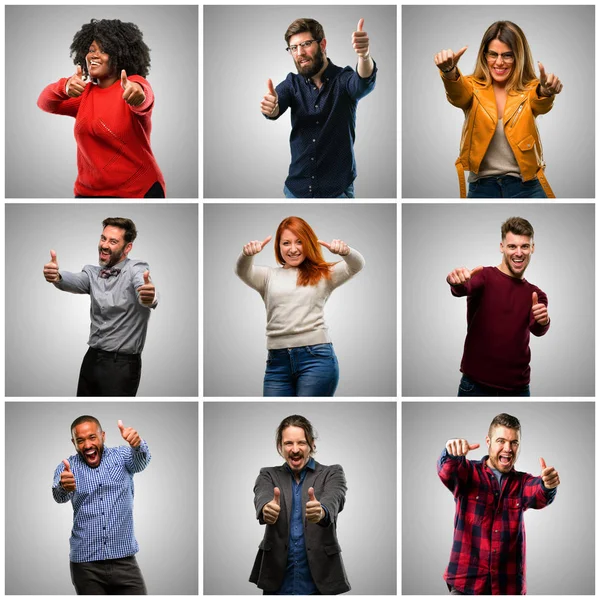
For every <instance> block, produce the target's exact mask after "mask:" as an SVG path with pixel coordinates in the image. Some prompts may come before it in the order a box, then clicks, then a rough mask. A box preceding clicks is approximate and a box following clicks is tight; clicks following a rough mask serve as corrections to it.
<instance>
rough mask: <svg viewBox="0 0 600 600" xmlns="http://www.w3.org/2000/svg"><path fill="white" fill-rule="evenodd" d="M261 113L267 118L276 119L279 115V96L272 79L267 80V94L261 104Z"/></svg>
mask: <svg viewBox="0 0 600 600" xmlns="http://www.w3.org/2000/svg"><path fill="white" fill-rule="evenodd" d="M260 112H261V113H262V114H263V115H266V116H267V117H276V116H277V115H278V114H279V96H278V95H277V92H276V91H275V88H274V87H273V82H272V81H271V80H270V79H267V93H266V94H265V95H264V96H263V99H262V101H261V103H260Z"/></svg>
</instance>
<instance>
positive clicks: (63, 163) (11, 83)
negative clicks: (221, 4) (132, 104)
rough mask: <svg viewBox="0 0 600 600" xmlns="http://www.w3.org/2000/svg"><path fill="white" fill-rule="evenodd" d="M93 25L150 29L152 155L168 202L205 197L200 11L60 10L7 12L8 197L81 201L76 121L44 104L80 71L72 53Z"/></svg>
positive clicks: (21, 8)
mask: <svg viewBox="0 0 600 600" xmlns="http://www.w3.org/2000/svg"><path fill="white" fill-rule="evenodd" d="M92 18H95V19H120V20H121V21H131V22H133V23H135V24H136V25H137V26H138V27H139V28H140V29H141V30H142V33H143V34H144V41H145V42H146V44H148V46H149V47H150V50H151V53H150V58H151V61H152V62H151V68H150V74H149V76H148V81H149V82H150V85H151V86H152V89H153V91H154V95H155V106H154V110H153V113H152V151H153V152H154V156H155V157H156V160H157V162H158V166H159V167H160V169H161V171H162V173H163V175H164V177H165V181H166V185H167V196H168V197H170V198H197V197H198V64H197V62H198V58H197V57H198V7H197V6H85V7H84V6H56V5H53V6H7V7H6V89H7V94H6V162H5V164H6V197H7V198H68V197H72V196H73V184H74V182H75V179H76V177H77V163H76V152H77V147H76V144H75V140H74V137H73V127H74V124H75V119H73V118H72V117H65V116H60V115H52V114H49V113H45V112H43V111H41V110H40V109H39V108H38V107H37V99H38V96H39V95H40V93H41V91H42V90H43V89H44V88H45V87H46V86H47V85H48V84H50V83H52V82H55V81H58V80H59V79H60V78H61V77H70V76H71V75H72V74H73V73H74V72H75V67H74V66H73V62H72V60H71V59H70V57H69V47H70V45H71V42H72V40H73V36H74V35H75V33H76V32H77V31H79V29H80V28H81V26H82V25H83V24H84V23H89V21H90V19H92ZM32 174H35V176H32Z"/></svg>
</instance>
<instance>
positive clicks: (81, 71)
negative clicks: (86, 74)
mask: <svg viewBox="0 0 600 600" xmlns="http://www.w3.org/2000/svg"><path fill="white" fill-rule="evenodd" d="M75 75H77V77H79V78H81V76H82V75H83V69H82V68H81V65H77V68H76V69H75Z"/></svg>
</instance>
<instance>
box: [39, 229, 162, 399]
mask: <svg viewBox="0 0 600 600" xmlns="http://www.w3.org/2000/svg"><path fill="white" fill-rule="evenodd" d="M102 226H103V230H102V234H101V235H100V243H99V244H98V262H99V264H100V266H95V265H86V266H85V267H83V269H82V271H81V272H80V273H70V272H68V271H63V270H62V269H61V270H60V271H59V268H58V260H57V258H56V252H55V251H54V250H50V258H51V260H50V262H49V263H46V264H45V265H44V277H45V278H46V281H48V282H49V283H52V284H53V285H54V286H55V287H57V288H58V289H59V290H62V291H63V292H71V293H72V294H89V295H90V298H91V307H90V318H91V325H90V338H89V341H88V345H89V349H88V351H87V353H86V355H85V357H84V359H83V363H82V365H81V371H80V372H79V383H78V385H77V396H135V395H136V393H137V389H138V387H139V384H140V377H141V371H142V358H141V356H142V350H143V348H144V342H145V340H146V332H147V330H148V320H149V319H150V309H151V308H155V307H156V305H157V304H158V296H157V293H156V289H155V287H154V284H153V283H152V282H151V281H150V270H149V266H148V263H145V262H143V261H140V260H135V259H129V258H127V255H128V254H129V252H130V251H131V249H132V248H133V241H134V240H135V238H136V236H137V230H136V227H135V224H134V222H133V221H131V219H126V218H122V217H110V218H108V219H104V221H103V222H102Z"/></svg>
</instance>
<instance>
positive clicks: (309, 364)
mask: <svg viewBox="0 0 600 600" xmlns="http://www.w3.org/2000/svg"><path fill="white" fill-rule="evenodd" d="M339 379H340V370H339V367H338V361H337V356H336V355H335V352H334V351H333V345H332V344H316V345H315V346H299V347H298V348H282V349H280V350H269V356H268V358H267V368H266V370H265V381H264V384H263V396H333V394H334V393H335V389H336V388H337V384H338V381H339Z"/></svg>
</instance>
